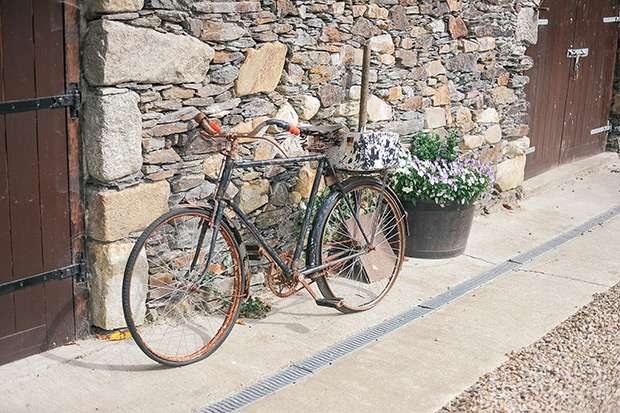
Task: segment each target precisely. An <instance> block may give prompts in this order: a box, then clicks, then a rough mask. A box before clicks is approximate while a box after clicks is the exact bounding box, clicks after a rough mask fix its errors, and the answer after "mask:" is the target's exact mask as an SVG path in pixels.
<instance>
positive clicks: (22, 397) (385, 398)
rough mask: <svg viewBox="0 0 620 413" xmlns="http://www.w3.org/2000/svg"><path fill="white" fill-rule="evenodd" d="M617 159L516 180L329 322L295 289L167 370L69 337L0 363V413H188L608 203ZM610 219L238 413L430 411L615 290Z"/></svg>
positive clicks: (619, 187)
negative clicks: (461, 247) (454, 253)
mask: <svg viewBox="0 0 620 413" xmlns="http://www.w3.org/2000/svg"><path fill="white" fill-rule="evenodd" d="M619 171H620V161H619V160H618V157H617V155H615V154H602V155H599V156H596V157H594V158H589V159H587V160H585V161H580V162H577V163H574V164H571V165H569V166H567V167H561V168H558V169H556V170H554V171H552V172H550V173H547V174H543V175H542V176H539V177H536V178H534V179H532V180H529V181H528V182H526V185H525V190H526V199H525V200H524V201H521V202H520V203H519V205H514V207H513V209H512V210H507V209H501V210H499V211H496V212H494V213H493V214H491V215H489V216H479V217H476V219H475V222H474V227H473V229H472V234H471V237H470V241H469V245H468V248H467V250H466V252H465V254H464V255H462V256H460V257H457V258H453V259H448V260H437V261H431V260H413V259H411V260H409V261H408V262H406V263H405V265H404V268H403V271H402V273H401V276H400V278H399V280H398V281H397V283H396V285H395V287H394V288H393V289H392V291H391V292H390V294H389V295H388V296H387V298H386V299H385V300H384V301H383V302H381V303H380V304H379V305H378V306H377V307H376V308H374V309H372V310H370V311H368V312H365V313H360V314H353V315H346V316H345V315H340V314H339V313H337V312H335V311H334V310H331V309H326V308H320V307H317V306H316V305H315V304H314V303H313V301H312V300H311V299H310V297H309V296H308V295H307V294H305V293H301V294H298V295H296V296H293V297H291V298H289V299H284V300H279V299H274V301H273V310H272V313H271V314H270V315H269V317H267V318H266V319H264V320H256V321H253V320H252V321H247V322H246V325H238V326H235V329H234V330H233V332H232V334H231V335H230V337H229V339H228V340H227V341H226V343H224V345H223V346H222V347H221V348H220V349H219V350H218V351H217V352H216V353H215V354H214V355H213V356H211V357H210V358H208V359H207V360H204V361H202V362H199V363H197V364H194V365H190V366H186V367H183V368H177V369H167V368H163V367H160V366H159V365H157V364H156V363H154V362H151V361H150V359H148V358H147V357H146V356H144V355H142V353H141V352H140V351H139V349H138V348H137V346H135V344H134V343H133V341H132V340H126V341H121V342H105V341H98V340H94V339H89V340H82V341H79V342H78V343H76V344H75V345H70V346H65V347H62V348H58V349H55V350H52V351H49V352H46V353H43V354H41V355H37V356H33V357H29V358H27V359H24V360H20V361H17V362H14V363H10V364H8V365H4V366H0V411H2V412H5V411H6V412H21V411H52V412H54V411H115V410H120V409H131V410H134V411H149V412H157V411H194V410H198V409H201V408H204V407H205V406H209V405H211V404H212V403H215V402H218V401H219V400H221V399H223V398H226V397H228V396H231V395H234V394H235V393H236V392H238V391H240V390H242V389H244V388H246V387H247V386H251V385H252V384H254V383H256V382H258V381H260V380H262V379H265V378H268V377H270V376H272V375H274V374H276V373H278V372H280V371H282V370H283V369H285V368H287V367H288V366H291V365H293V364H295V363H298V362H300V361H301V360H303V359H306V358H307V357H310V356H312V355H314V354H316V353H317V352H319V351H321V350H323V349H325V348H328V347H329V346H331V345H333V344H335V343H339V342H341V341H342V340H344V339H346V338H348V337H351V336H353V335H355V334H357V333H360V332H362V331H364V330H366V329H367V328H369V327H372V326H375V325H377V324H378V323H380V322H382V321H384V320H386V319H390V318H392V317H394V316H396V315H398V314H401V313H402V312H404V311H406V310H407V309H410V308H415V307H416V306H417V305H419V304H421V303H423V302H426V301H427V300H429V299H430V298H432V297H435V296H437V295H438V294H441V293H444V292H446V291H450V290H451V289H453V288H455V287H456V286H458V285H459V284H461V283H463V282H465V281H467V280H471V279H473V278H474V277H476V276H477V275H478V274H481V273H483V272H485V271H487V270H490V269H492V268H494V267H496V266H498V265H500V264H502V263H504V262H505V261H506V260H508V259H510V258H512V257H515V256H517V255H518V254H520V253H522V252H524V251H528V250H531V249H532V248H535V247H536V246H538V245H541V244H543V243H545V242H547V241H549V240H551V239H553V238H554V237H557V236H558V235H560V234H563V233H566V232H567V231H569V230H571V229H573V228H575V227H577V226H579V225H580V224H583V223H584V222H586V221H588V220H590V219H591V218H593V217H595V216H597V215H599V214H601V213H603V212H605V211H608V210H610V209H612V208H614V207H616V206H618V205H620V173H618V172H619ZM619 230H620V218H618V217H615V218H611V219H609V220H607V221H606V222H605V223H604V224H602V225H598V226H596V228H594V229H592V230H591V231H588V232H586V233H584V234H583V235H580V236H578V237H577V238H575V239H572V240H571V241H568V242H566V243H564V244H562V245H560V246H558V247H557V248H555V249H554V250H552V251H550V252H548V253H546V254H545V255H542V256H540V257H538V258H536V259H535V260H533V261H531V262H529V263H527V264H525V265H523V266H521V267H519V268H518V269H516V270H514V271H511V272H508V273H507V274H504V275H501V276H500V277H498V278H496V279H494V280H493V281H490V282H488V283H486V284H484V285H482V286H481V287H479V288H477V289H476V290H474V291H471V292H469V293H467V294H465V295H464V296H462V297H461V298H459V299H457V300H456V301H453V302H451V303H450V304H448V305H446V306H444V307H442V308H440V309H438V310H436V311H433V312H430V313H429V314H427V315H425V316H424V317H423V318H420V319H418V320H416V321H414V322H412V323H410V324H407V325H406V326H404V327H402V328H401V329H399V330H398V331H396V332H393V333H391V334H389V335H387V336H385V337H383V338H381V339H380V340H378V341H376V342H373V343H371V344H369V345H367V346H365V347H363V348H361V349H360V350H357V351H355V352H353V353H352V354H350V355H348V356H346V357H344V358H342V359H340V360H339V361H337V362H335V363H333V364H332V365H331V366H329V367H327V368H324V369H322V370H320V371H318V372H317V373H316V374H313V375H312V376H310V377H308V378H307V379H305V380H303V381H300V382H299V383H296V384H294V385H292V386H289V387H286V388H284V389H283V390H280V391H278V392H276V393H275V394H273V395H271V396H269V397H266V398H264V399H262V400H260V401H258V402H256V403H254V404H251V405H249V407H247V408H246V410H247V411H257V412H263V411H270V412H271V411H276V412H277V411H282V412H284V411H287V412H288V411H319V410H321V411H322V410H325V409H334V408H338V409H339V410H341V411H402V410H407V411H416V412H418V411H419V412H425V411H435V410H437V409H439V408H440V407H441V406H443V405H444V404H445V403H447V402H448V401H450V400H451V399H452V398H453V397H455V396H456V395H457V394H459V393H460V392H461V391H463V390H465V389H466V388H467V387H469V386H470V385H472V384H473V383H474V382H475V381H476V380H477V379H478V377H479V376H481V375H482V374H484V373H486V372H488V371H491V370H493V369H494V368H495V367H497V366H498V365H499V364H501V363H502V362H503V361H505V360H506V359H507V356H506V355H507V354H509V353H510V352H511V351H514V350H518V349H519V348H521V347H523V346H526V345H529V344H531V343H532V342H534V341H535V340H536V339H538V338H540V337H542V336H543V335H544V334H545V333H546V332H548V331H549V330H551V329H552V328H553V327H555V326H556V325H557V324H559V323H560V322H561V321H563V320H564V319H566V318H568V317H569V316H570V315H572V314H573V313H574V312H575V311H576V310H577V309H578V308H579V307H581V306H583V305H585V304H587V303H588V302H589V301H590V300H591V299H592V294H594V293H596V292H601V291H604V290H606V289H608V288H610V287H611V286H612V285H614V284H616V283H618V282H620V270H619V268H620V265H619V264H620V255H619V254H618V248H619V247H618V246H619V245H620V242H619V241H620V235H619V234H620V231H619Z"/></svg>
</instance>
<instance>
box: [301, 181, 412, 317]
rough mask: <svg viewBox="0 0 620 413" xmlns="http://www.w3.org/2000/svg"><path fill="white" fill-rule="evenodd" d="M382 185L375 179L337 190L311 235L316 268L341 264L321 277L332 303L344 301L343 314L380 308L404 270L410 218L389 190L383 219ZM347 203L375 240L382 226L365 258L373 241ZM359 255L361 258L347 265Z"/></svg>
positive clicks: (322, 287)
mask: <svg viewBox="0 0 620 413" xmlns="http://www.w3.org/2000/svg"><path fill="white" fill-rule="evenodd" d="M381 186H382V185H381V182H380V181H379V180H378V179H375V178H372V177H354V178H351V179H350V180H348V181H346V182H345V183H344V184H343V191H342V192H341V191H340V190H335V191H333V192H332V193H331V194H330V196H328V197H327V199H326V200H325V202H324V204H323V205H322V207H321V209H320V210H319V212H318V213H317V215H316V218H315V223H314V225H313V229H312V232H311V234H310V239H311V241H310V252H309V256H310V264H311V265H313V266H318V265H322V264H323V263H326V262H329V261H330V260H331V261H334V260H336V259H341V262H340V263H339V264H336V265H334V266H333V267H328V268H327V269H326V270H324V271H323V273H322V275H320V276H319V277H318V278H317V285H318V287H319V290H320V291H321V294H323V296H324V297H325V298H326V299H328V300H333V302H340V301H341V302H342V304H343V305H342V306H339V307H337V309H338V310H339V311H341V312H343V313H354V312H359V311H365V310H368V309H370V308H372V307H374V306H375V305H376V304H377V303H378V302H379V301H381V300H382V299H383V298H384V297H385V295H386V294H387V293H388V292H389V290H390V289H391V288H392V286H393V285H394V282H395V281H396V278H397V277H398V274H399V273H400V270H401V267H402V262H403V259H404V251H405V223H404V219H405V218H404V216H403V214H402V213H401V209H400V207H399V203H398V200H397V198H396V195H395V194H394V192H393V191H392V190H391V189H390V188H389V187H387V186H386V189H385V192H384V196H383V201H382V203H381V205H382V206H381V211H379V214H377V211H376V208H377V206H378V205H377V204H378V201H379V195H380V193H381ZM345 197H346V198H345ZM345 199H349V201H350V203H351V205H352V206H353V207H354V209H355V212H356V215H357V218H358V220H359V221H360V224H362V226H363V227H364V228H365V231H364V232H368V233H369V234H368V235H369V236H370V238H373V236H372V234H370V233H371V232H372V228H375V224H376V231H374V239H373V241H374V242H373V243H374V244H375V246H374V248H371V249H370V251H368V252H367V253H365V254H361V255H359V254H360V252H361V251H363V250H364V246H365V245H366V244H367V242H366V240H365V238H364V237H363V235H362V234H361V231H359V226H358V224H357V223H356V221H355V218H354V217H353V216H351V210H350V209H349V208H348V206H347V203H346V201H345ZM376 216H378V217H379V218H378V219H376V218H375V217H376ZM353 254H358V256H356V257H352V258H351V259H349V260H342V259H343V258H346V257H347V256H350V255H353Z"/></svg>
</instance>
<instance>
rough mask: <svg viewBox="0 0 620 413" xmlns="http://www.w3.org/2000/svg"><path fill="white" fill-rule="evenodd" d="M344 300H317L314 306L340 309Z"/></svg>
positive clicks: (337, 298)
mask: <svg viewBox="0 0 620 413" xmlns="http://www.w3.org/2000/svg"><path fill="white" fill-rule="evenodd" d="M343 300H344V298H339V297H336V298H317V299H316V305H318V306H320V307H330V308H340V307H342V306H343V305H344V302H343Z"/></svg>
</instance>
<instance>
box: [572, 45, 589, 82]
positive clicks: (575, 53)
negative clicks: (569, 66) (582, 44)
mask: <svg viewBox="0 0 620 413" xmlns="http://www.w3.org/2000/svg"><path fill="white" fill-rule="evenodd" d="M589 53H590V49H588V48H587V47H586V48H583V49H568V51H567V52H566V57H568V58H569V59H575V67H574V69H575V74H574V75H573V79H574V80H577V78H578V77H579V59H580V58H582V57H587V56H588V54H589Z"/></svg>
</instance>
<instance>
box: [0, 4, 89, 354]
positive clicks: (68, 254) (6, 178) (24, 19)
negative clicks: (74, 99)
mask: <svg viewBox="0 0 620 413" xmlns="http://www.w3.org/2000/svg"><path fill="white" fill-rule="evenodd" d="M76 16H77V15H76V11H75V9H73V8H72V7H71V6H64V5H63V2H59V1H49V0H2V2H1V3H0V45H1V48H0V66H1V67H0V69H1V71H0V100H1V101H2V102H4V103H6V102H7V101H15V102H18V103H17V104H16V105H14V106H19V104H23V103H24V102H28V100H32V99H33V98H39V97H47V96H53V95H59V94H63V93H65V91H66V89H67V83H68V81H71V80H73V79H75V80H74V81H77V76H79V73H77V71H76V67H79V66H77V65H76V63H75V62H76V60H75V59H76V57H77V54H76V53H77V49H76V45H77V37H76V34H77V30H76V27H77V22H76V18H75V17H76ZM65 27H69V29H68V30H65ZM65 45H67V48H65ZM66 62H70V64H69V65H68V66H66ZM67 69H68V70H67ZM9 106H10V105H4V106H3V113H5V114H3V115H0V291H2V294H1V295H0V364H3V363H6V362H9V361H12V360H15V359H17V358H20V357H24V356H27V355H30V354H34V353H37V352H40V351H44V350H46V349H48V348H51V347H54V346H57V345H61V344H64V343H67V342H69V341H71V340H73V339H75V336H76V322H75V319H74V314H75V312H76V311H75V310H76V308H75V305H74V297H75V296H76V294H77V293H78V290H77V289H75V288H74V280H73V279H72V278H66V279H62V280H55V281H49V282H43V281H44V280H47V276H43V277H40V278H36V276H37V275H41V274H50V276H53V275H55V274H56V273H55V272H54V273H52V271H53V270H55V269H58V268H62V267H67V266H70V265H71V264H74V263H75V262H76V253H77V252H79V251H80V250H81V246H80V242H79V239H80V235H79V234H80V233H81V229H80V227H81V223H80V219H79V217H78V215H79V213H78V211H79V172H78V171H79V169H78V165H77V159H78V158H77V145H76V142H77V133H76V132H77V129H76V127H77V125H76V121H74V120H71V119H69V116H68V113H69V111H68V110H67V109H66V108H64V107H63V108H54V109H51V108H50V109H43V110H36V111H30V110H25V111H21V112H19V113H7V112H10V107H9ZM7 107H9V108H8V109H7ZM76 204H77V205H78V206H77V207H76ZM34 279H36V280H38V281H40V283H39V282H37V283H36V284H38V285H34V286H31V287H29V288H21V284H25V285H29V284H30V283H33V280H34ZM13 290H15V291H14V292H8V293H7V291H13ZM82 308H83V304H82V303H79V305H78V310H80V311H79V312H81V311H82V310H81V309H82Z"/></svg>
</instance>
